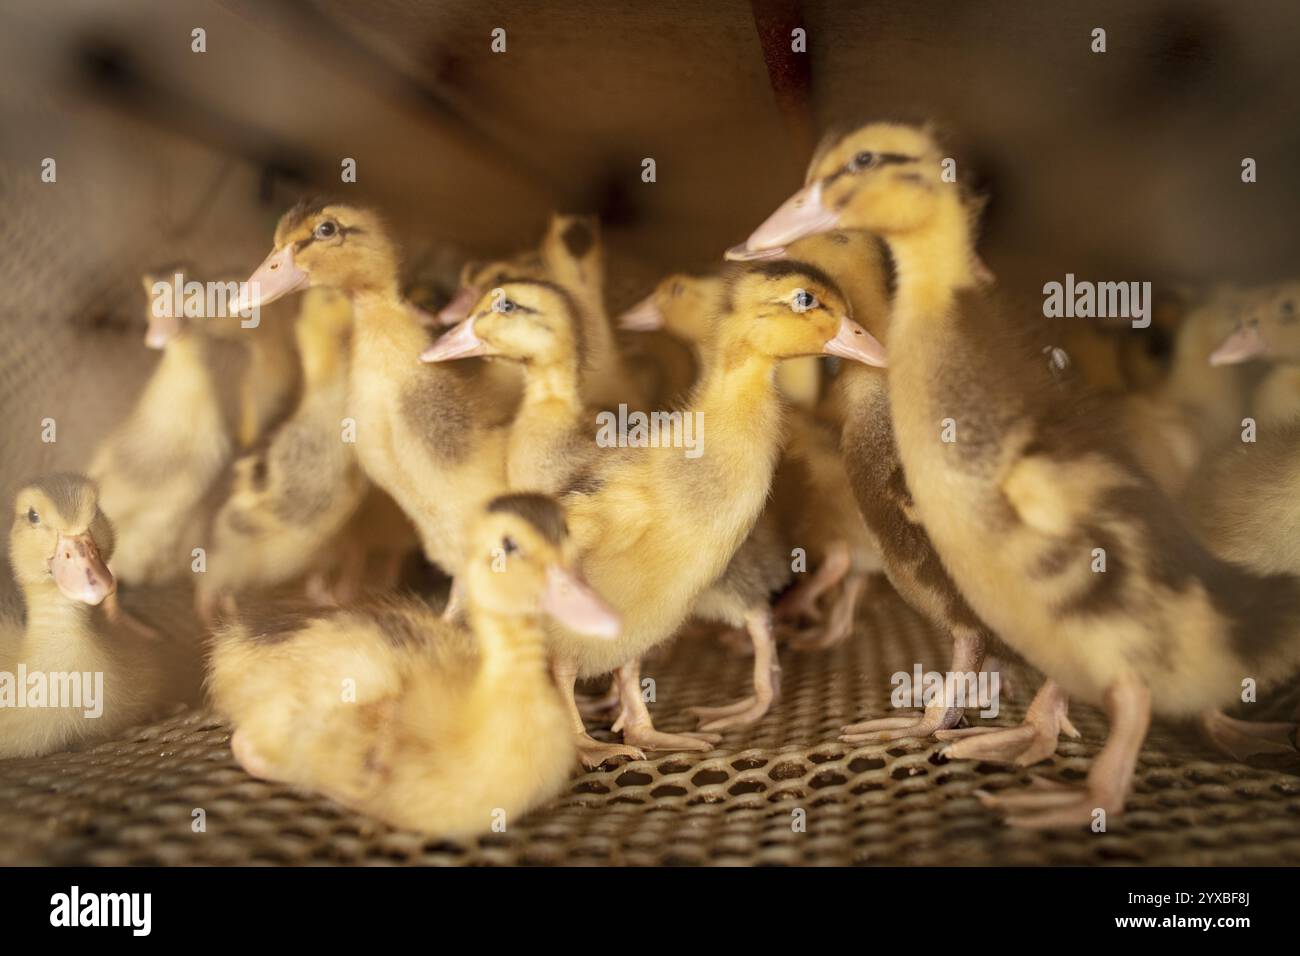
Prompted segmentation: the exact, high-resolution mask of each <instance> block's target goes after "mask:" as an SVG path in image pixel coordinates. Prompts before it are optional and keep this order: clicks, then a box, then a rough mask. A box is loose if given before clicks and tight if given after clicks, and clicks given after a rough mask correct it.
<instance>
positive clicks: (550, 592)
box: [464, 492, 622, 638]
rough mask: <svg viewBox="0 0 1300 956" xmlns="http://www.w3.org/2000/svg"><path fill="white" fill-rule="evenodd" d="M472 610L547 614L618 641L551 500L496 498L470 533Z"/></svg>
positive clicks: (616, 623)
mask: <svg viewBox="0 0 1300 956" xmlns="http://www.w3.org/2000/svg"><path fill="white" fill-rule="evenodd" d="M470 541H471V545H470V548H471V552H470V559H469V561H468V563H467V565H466V571H465V572H464V573H465V576H466V578H465V583H466V593H467V595H468V598H469V602H470V605H471V606H472V607H476V608H478V609H480V610H482V611H485V612H487V613H489V614H492V615H495V616H499V617H536V616H538V615H543V614H545V615H547V616H549V617H551V618H554V619H555V620H556V621H557V622H558V623H560V624H561V625H563V626H564V627H565V628H568V629H569V630H572V631H577V632H578V633H581V634H589V635H591V636H593V637H603V638H613V637H617V636H618V634H619V631H620V629H621V626H622V623H621V621H620V619H619V616H618V614H617V613H616V612H615V611H614V610H613V609H612V608H610V606H609V605H608V604H606V603H605V601H604V600H603V599H602V598H601V597H600V596H599V595H597V594H596V592H595V591H593V590H592V589H591V587H590V586H589V585H588V584H587V583H586V582H585V581H584V580H583V579H582V575H581V574H580V573H579V571H578V568H577V561H576V549H575V547H574V545H573V543H572V542H571V541H570V539H569V531H568V526H567V525H566V523H565V520H564V511H563V509H561V507H560V505H559V503H558V502H557V501H556V500H555V499H554V498H551V497H549V496H548V495H541V494H533V493H528V492H524V493H516V494H509V495H501V496H500V497H497V498H493V499H492V500H491V501H490V502H488V505H487V507H486V509H485V510H484V512H483V513H482V514H481V515H480V516H479V518H478V520H477V522H476V523H475V525H474V527H473V529H472V530H471V533H470Z"/></svg>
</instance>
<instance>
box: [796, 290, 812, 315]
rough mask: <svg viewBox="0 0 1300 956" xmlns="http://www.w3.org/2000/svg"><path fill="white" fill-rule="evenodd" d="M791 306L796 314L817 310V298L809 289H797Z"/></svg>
mask: <svg viewBox="0 0 1300 956" xmlns="http://www.w3.org/2000/svg"><path fill="white" fill-rule="evenodd" d="M790 306H791V308H793V309H794V310H795V311H796V312H807V311H808V310H809V309H815V308H817V296H815V295H813V294H812V293H811V292H809V291H808V290H807V289H796V290H795V293H794V297H793V298H792V299H791V300H790Z"/></svg>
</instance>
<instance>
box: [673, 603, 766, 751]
mask: <svg viewBox="0 0 1300 956" xmlns="http://www.w3.org/2000/svg"><path fill="white" fill-rule="evenodd" d="M745 629H746V630H747V631H748V632H749V637H750V640H752V641H753V643H754V692H753V693H752V694H750V695H749V696H748V697H742V698H741V699H740V700H738V701H736V702H735V703H734V704H724V705H722V706H721V707H691V708H690V709H689V710H690V713H691V714H693V715H695V717H697V718H698V719H699V721H700V727H699V729H700V730H703V731H706V732H709V731H719V730H728V729H730V728H732V727H744V726H747V725H749V724H752V723H754V722H755V721H758V720H760V719H762V717H763V715H764V714H766V713H767V712H768V710H769V709H770V708H771V707H772V704H773V703H774V702H775V701H776V699H777V698H778V697H779V696H780V695H781V663H780V661H778V660H777V655H776V639H775V638H774V637H773V636H772V611H771V609H770V608H768V607H767V606H766V605H764V606H761V607H756V608H751V609H750V610H749V611H747V612H746V613H745Z"/></svg>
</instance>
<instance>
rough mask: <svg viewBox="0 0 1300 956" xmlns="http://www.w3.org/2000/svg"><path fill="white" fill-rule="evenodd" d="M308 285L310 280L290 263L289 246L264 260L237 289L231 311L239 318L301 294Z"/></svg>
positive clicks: (291, 254)
mask: <svg viewBox="0 0 1300 956" xmlns="http://www.w3.org/2000/svg"><path fill="white" fill-rule="evenodd" d="M310 284H311V277H310V276H309V275H307V273H305V272H303V271H302V270H301V269H299V268H298V267H297V266H296V265H294V262H293V246H285V247H284V248H283V249H277V250H275V252H272V253H271V254H270V255H269V256H267V257H266V261H264V262H263V263H262V264H261V265H260V266H258V267H257V271H256V272H254V273H253V274H252V275H251V276H249V277H248V281H247V282H245V283H244V284H243V285H241V286H240V287H239V295H238V297H237V298H236V299H235V301H234V302H232V303H231V305H230V308H231V311H232V312H234V313H236V314H240V313H244V312H248V311H250V310H252V309H258V308H261V307H262V306H264V305H269V304H270V303H272V302H274V301H275V300H276V299H279V298H283V297H284V296H286V295H289V294H290V293H292V292H301V291H302V290H303V289H305V288H307V286H309V285H310Z"/></svg>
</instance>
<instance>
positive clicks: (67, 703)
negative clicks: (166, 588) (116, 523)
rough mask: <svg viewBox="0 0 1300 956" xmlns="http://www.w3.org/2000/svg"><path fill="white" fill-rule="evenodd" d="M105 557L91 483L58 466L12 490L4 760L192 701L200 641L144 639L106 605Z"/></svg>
mask: <svg viewBox="0 0 1300 956" xmlns="http://www.w3.org/2000/svg"><path fill="white" fill-rule="evenodd" d="M112 556H113V527H112V525H111V524H110V523H109V521H108V519H107V518H106V517H105V516H104V512H103V511H102V510H101V509H100V507H99V491H98V488H97V487H96V486H95V484H94V482H92V481H90V480H89V479H87V478H84V477H82V476H80V475H70V474H56V475H49V476H46V477H44V478H40V479H38V480H36V481H33V482H31V483H30V484H28V485H26V486H25V487H24V488H22V489H21V490H20V491H19V492H18V496H17V498H15V500H14V509H13V524H12V527H11V530H10V535H9V558H10V563H11V565H12V567H13V570H14V576H15V578H16V579H17V583H18V586H19V588H20V589H21V591H22V603H23V605H24V607H23V608H22V609H21V610H19V609H15V610H16V611H18V613H15V614H6V615H5V617H4V619H3V620H0V757H28V756H38V755H40V754H47V753H52V752H55V751H59V750H66V749H68V748H70V747H74V746H77V745H79V744H82V743H86V742H89V741H92V740H97V739H102V738H105V737H109V736H112V735H113V734H115V733H117V732H118V731H120V730H122V729H124V728H126V727H130V726H132V725H133V724H137V723H140V722H142V721H145V720H148V719H150V718H151V717H154V716H157V715H158V714H159V713H160V712H161V710H162V709H163V708H164V707H166V706H168V705H169V704H171V703H180V702H183V703H194V702H197V699H198V691H199V663H198V659H199V653H198V649H197V647H183V646H181V645H180V644H178V643H172V642H168V641H164V640H161V639H147V638H143V637H141V636H140V634H139V633H138V632H137V631H135V630H134V629H132V628H129V627H125V626H121V625H115V624H114V623H113V622H112V621H110V620H109V618H108V615H107V614H106V613H105V612H104V610H103V608H102V607H101V605H102V602H103V601H104V599H105V598H107V597H108V596H109V595H110V594H112V593H113V590H114V588H115V587H116V582H115V581H114V580H113V575H112V574H111V573H110V572H109V570H108V561H109V560H110V559H111V558H112ZM38 691H39V693H40V701H39V702H37V701H34V700H29V698H30V697H32V696H34V695H35V694H36V693H37V692H38Z"/></svg>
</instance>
